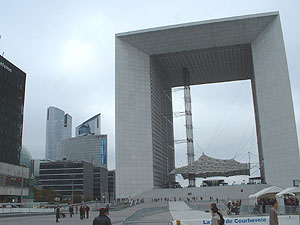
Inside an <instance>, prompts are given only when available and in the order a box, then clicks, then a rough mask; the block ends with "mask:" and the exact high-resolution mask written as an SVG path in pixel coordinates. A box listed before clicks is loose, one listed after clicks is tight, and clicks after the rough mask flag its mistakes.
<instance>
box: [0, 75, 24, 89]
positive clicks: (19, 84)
mask: <svg viewBox="0 0 300 225" xmlns="http://www.w3.org/2000/svg"><path fill="white" fill-rule="evenodd" d="M0 77H1V78H0V79H1V82H0V83H4V85H7V83H8V84H10V85H13V86H14V87H16V88H19V89H21V90H24V83H25V76H21V74H16V73H11V72H8V71H6V70H1V74H0Z"/></svg>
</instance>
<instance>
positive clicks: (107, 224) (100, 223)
mask: <svg viewBox="0 0 300 225" xmlns="http://www.w3.org/2000/svg"><path fill="white" fill-rule="evenodd" d="M93 225H111V221H110V218H109V217H108V216H107V210H106V208H101V209H100V215H99V216H98V217H96V218H95V219H94V221H93Z"/></svg>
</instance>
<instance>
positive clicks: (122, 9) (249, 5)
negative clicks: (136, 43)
mask: <svg viewBox="0 0 300 225" xmlns="http://www.w3.org/2000/svg"><path fill="white" fill-rule="evenodd" d="M299 9H300V1H299V0H288V1H283V0H281V1H278V0H277V1H275V0H272V1H271V0H251V1H250V0H249V1H241V0H235V1H233V0H227V1H225V0H219V1H216V0H215V1H213V0H210V1H203V0H196V1H188V0H186V1H182V0H181V1H177V0H170V1H169V0H168V1H167V0H164V1H162V0H160V1H130V0H127V1H99V0H98V1H87V0H86V1H79V0H72V1H71V0H64V1H62V0H51V1H50V0H48V1H40V0H36V1H29V0H23V1H17V0H0V35H2V39H1V40H0V51H1V53H2V52H3V51H4V52H5V54H4V57H5V58H7V59H8V60H10V61H11V62H12V63H14V64H15V65H16V66H18V67H19V68H20V69H22V70H23V71H25V72H26V73H27V81H26V97H25V111H24V131H23V144H24V145H25V146H26V147H27V148H28V149H29V151H30V152H31V154H32V156H33V157H34V158H43V157H44V155H45V132H46V109H47V107H48V106H56V107H59V108H61V109H63V110H64V111H65V112H67V113H69V114H70V115H71V116H72V117H73V128H74V129H75V127H76V126H77V125H78V124H80V123H81V122H83V121H85V120H86V119H88V118H90V117H91V116H93V115H95V114H97V113H99V112H100V113H101V114H102V131H103V133H107V134H108V137H109V140H108V151H109V160H108V162H109V168H110V169H112V168H115V164H114V152H115V144H114V133H115V132H114V123H115V122H114V111H115V105H114V104H115V103H114V102H115V100H114V91H115V90H114V88H115V87H114V80H115V79H114V76H115V70H114V53H115V46H114V41H115V40H114V36H115V34H116V33H120V32H126V31H132V30H139V29H144V28H151V27H157V26H165V25H172V24H179V23H186V22H194V21H201V20H208V19H216V18H223V17H231V16H239V15H246V14H254V13H262V12H269V11H279V12H280V16H281V23H282V28H283V35H284V40H285V46H286V53H287V59H288V64H289V72H290V77H291V85H292V94H293V99H294V107H295V114H296V120H297V126H298V132H299V126H300V124H299V122H300V121H299V116H300V104H299V102H300V101H299V100H300V92H299V87H300V78H299V71H300V63H299V56H298V52H299V49H300V41H299V40H300V32H299V28H300V20H299ZM191 91H192V109H193V121H194V127H195V129H194V137H195V153H196V157H199V156H200V155H201V153H202V152H205V153H206V154H207V155H210V156H214V157H219V158H232V157H234V156H236V159H237V160H240V161H244V162H247V161H249V159H248V152H251V154H250V156H251V157H250V161H251V162H257V145H256V135H255V125H254V114H253V103H252V97H251V87H250V82H249V81H242V82H241V81H240V82H231V83H224V84H214V85H201V86H193V87H192V89H191ZM173 95H174V106H173V107H174V111H183V110H184V104H183V92H182V91H177V92H174V93H173ZM73 133H74V131H73ZM183 138H185V127H184V118H183V117H180V118H176V119H175V139H183ZM185 148H186V147H185V145H184V144H181V145H176V166H182V165H185V164H186V157H185V155H186V150H185ZM253 170H254V172H255V169H253Z"/></svg>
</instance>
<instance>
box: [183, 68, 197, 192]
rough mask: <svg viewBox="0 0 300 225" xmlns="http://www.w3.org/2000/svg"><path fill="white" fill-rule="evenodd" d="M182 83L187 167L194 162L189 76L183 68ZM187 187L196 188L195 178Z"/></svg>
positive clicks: (190, 180) (190, 179) (191, 179)
mask: <svg viewBox="0 0 300 225" xmlns="http://www.w3.org/2000/svg"><path fill="white" fill-rule="evenodd" d="M182 70H183V82H184V106H185V126H186V147H187V149H186V150H187V157H188V165H192V163H193V162H194V160H195V159H194V157H195V154H194V138H193V119H192V101H191V89H190V74H189V71H188V69H187V68H185V67H184V68H183V69H182ZM189 186H190V187H194V186H196V182H195V178H189Z"/></svg>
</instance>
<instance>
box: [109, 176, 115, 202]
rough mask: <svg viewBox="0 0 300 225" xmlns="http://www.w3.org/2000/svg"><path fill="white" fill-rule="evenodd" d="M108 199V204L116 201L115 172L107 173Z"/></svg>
mask: <svg viewBox="0 0 300 225" xmlns="http://www.w3.org/2000/svg"><path fill="white" fill-rule="evenodd" d="M108 199H109V202H113V201H115V200H116V172H115V170H110V171H108Z"/></svg>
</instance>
